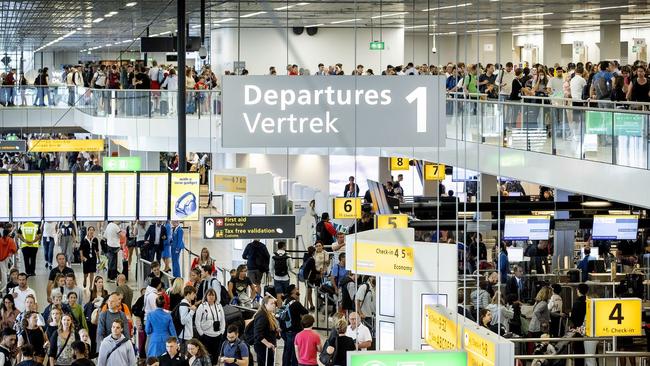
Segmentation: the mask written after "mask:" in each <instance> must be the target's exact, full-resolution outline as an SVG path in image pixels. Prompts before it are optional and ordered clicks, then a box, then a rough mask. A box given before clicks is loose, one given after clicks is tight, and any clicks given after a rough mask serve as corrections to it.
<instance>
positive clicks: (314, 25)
mask: <svg viewBox="0 0 650 366" xmlns="http://www.w3.org/2000/svg"><path fill="white" fill-rule="evenodd" d="M324 25H325V24H323V23H320V24H312V25H306V26H305V28H314V27H322V26H324Z"/></svg>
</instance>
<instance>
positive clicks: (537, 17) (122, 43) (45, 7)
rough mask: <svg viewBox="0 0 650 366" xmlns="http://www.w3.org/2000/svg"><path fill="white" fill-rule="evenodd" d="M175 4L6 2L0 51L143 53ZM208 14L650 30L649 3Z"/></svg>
mask: <svg viewBox="0 0 650 366" xmlns="http://www.w3.org/2000/svg"><path fill="white" fill-rule="evenodd" d="M176 1H177V0H137V1H133V0H117V1H98V0H81V1H77V0H74V1H56V0H16V1H2V0H0V30H1V32H0V52H2V51H4V52H10V53H13V52H17V51H20V50H21V49H23V50H25V51H32V50H44V51H56V50H68V51H79V50H88V49H89V48H92V47H100V48H102V49H111V50H116V51H117V50H127V49H132V50H138V49H139V42H138V41H137V39H138V38H139V37H140V36H143V35H145V32H146V28H147V26H149V28H150V34H152V35H157V34H160V33H164V34H169V33H171V32H175V31H176ZM603 7H604V8H605V9H598V8H603ZM206 8H207V11H206V22H207V23H208V24H207V27H208V29H210V27H212V28H216V27H224V28H225V27H238V26H241V27H286V26H287V25H288V26H289V27H294V26H312V25H318V26H319V27H321V28H322V27H355V26H356V27H373V28H379V27H404V28H405V31H406V32H416V33H426V32H428V33H430V34H454V33H455V34H462V33H464V32H469V33H474V32H483V31H487V32H494V31H496V30H497V29H498V30H500V31H502V32H511V31H512V32H514V33H540V32H541V31H542V29H545V28H562V29H566V30H580V29H598V27H599V25H600V24H621V26H622V27H623V28H626V27H649V26H650V4H649V3H648V1H647V0H631V1H621V0H602V1H559V0H543V1H534V0H497V1H492V0H459V1H449V0H428V1H423V0H414V1H380V0H358V1H350V0H333V1H320V0H312V1H311V2H300V1H294V0H291V1H259V2H256V1H250V2H243V1H241V2H238V1H215V0H206ZM186 9H187V12H188V19H189V24H190V34H191V35H199V24H200V0H187V1H186ZM426 9H432V10H430V11H426ZM111 12H113V14H111ZM262 12H263V13H262ZM99 19H102V20H101V21H100V20H99ZM354 19H357V20H356V21H354Z"/></svg>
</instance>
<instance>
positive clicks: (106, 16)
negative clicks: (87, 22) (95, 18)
mask: <svg viewBox="0 0 650 366" xmlns="http://www.w3.org/2000/svg"><path fill="white" fill-rule="evenodd" d="M113 15H114V14H111V13H108V14H104V18H110V17H112V16H113Z"/></svg>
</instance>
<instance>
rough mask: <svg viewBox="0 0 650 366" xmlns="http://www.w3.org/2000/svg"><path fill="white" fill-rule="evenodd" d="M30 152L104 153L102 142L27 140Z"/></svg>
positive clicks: (97, 140)
mask: <svg viewBox="0 0 650 366" xmlns="http://www.w3.org/2000/svg"><path fill="white" fill-rule="evenodd" d="M29 151H31V152H70V151H76V152H81V151H87V152H92V151H95V152H97V151H104V140H101V139H95V140H29Z"/></svg>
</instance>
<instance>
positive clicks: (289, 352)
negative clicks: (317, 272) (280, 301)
mask: <svg viewBox="0 0 650 366" xmlns="http://www.w3.org/2000/svg"><path fill="white" fill-rule="evenodd" d="M285 295H286V297H287V299H286V300H285V302H284V305H283V306H282V307H280V311H279V313H278V318H279V319H278V320H279V321H280V329H281V331H282V332H281V336H282V339H283V340H284V344H285V347H284V351H283V352H282V365H283V366H298V359H297V358H296V350H295V348H294V347H291V345H293V344H294V341H295V339H296V335H297V334H298V333H300V332H301V331H302V330H303V325H302V322H301V320H302V317H303V316H304V315H307V314H309V311H308V310H307V309H306V308H305V307H304V306H303V305H302V304H301V303H300V301H299V299H300V292H299V291H298V287H296V285H289V286H288V287H287V291H286V293H285Z"/></svg>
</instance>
